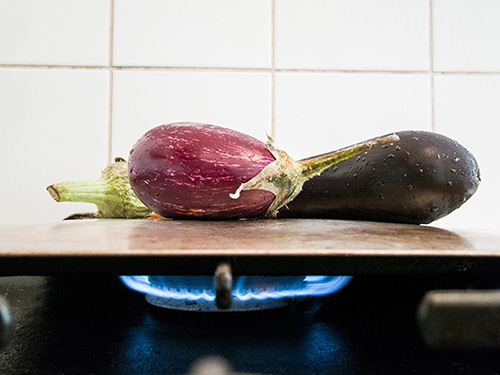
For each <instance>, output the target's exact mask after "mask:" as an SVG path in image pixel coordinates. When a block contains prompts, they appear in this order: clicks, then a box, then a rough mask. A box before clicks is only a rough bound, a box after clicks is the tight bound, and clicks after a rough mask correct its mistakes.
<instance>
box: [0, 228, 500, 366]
mask: <svg viewBox="0 0 500 375" xmlns="http://www.w3.org/2000/svg"><path fill="white" fill-rule="evenodd" d="M499 271H500V235H499V234H497V233H487V232H484V233H481V232H471V231H449V230H444V229H439V228H435V227H432V226H416V225H401V224H388V223H369V222H351V221H338V220H293V219H290V220H288V219H287V220H247V221H223V222H202V221H164V220H99V219H92V220H73V221H63V222H59V223H54V224H43V225H29V226H25V225H0V272H1V274H2V276H3V277H1V278H0V296H3V297H4V299H3V301H2V300H0V305H1V306H3V307H1V306H0V315H1V317H2V320H1V322H2V324H1V325H0V326H1V327H2V329H1V330H0V331H1V332H2V339H3V342H2V344H3V349H2V350H1V351H0V373H9V374H10V373H12V374H16V373H29V374H57V373H61V374H64V373H68V374H69V373H71V374H110V373H117V374H118V373H119V374H127V373H134V374H137V373H172V374H187V373H192V374H202V373H207V374H208V373H210V374H219V373H220V374H228V373H235V374H236V373H238V374H270V375H271V374H295V373H298V374H305V373H307V374H328V373H335V374H339V373H340V374H342V373H346V374H357V373H359V374H366V373H370V374H379V373H380V374H382V373H384V374H387V373H416V374H438V373H462V374H469V373H470V374H474V373H481V374H490V373H491V374H495V373H498V371H499V370H500V360H499V358H500V356H499V354H500V353H499V347H500V294H499V293H500V292H499V290H500V277H499V276H498V275H499V274H500V273H499ZM7 305H9V306H8V308H7ZM10 318H11V319H10ZM1 341H2V340H0V342H1ZM209 371H212V372H209ZM216 371H218V372H216Z"/></svg>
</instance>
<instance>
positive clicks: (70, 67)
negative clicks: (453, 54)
mask: <svg viewBox="0 0 500 375" xmlns="http://www.w3.org/2000/svg"><path fill="white" fill-rule="evenodd" d="M0 69H54V70H58V69H60V70H113V71H117V70H124V71H159V72H162V71H184V72H234V73H242V72H247V73H266V72H267V73H272V69H271V68H227V67H203V66H198V67H182V66H171V67H170V66H122V65H111V66H110V65H42V64H40V65H35V64H0ZM274 72H275V73H318V74H322V73H331V74H400V75H425V74H430V73H431V72H432V73H433V74H434V75H436V74H440V75H463V76H498V75H500V71H498V72H497V71H490V72H479V71H440V70H430V69H428V70H360V69H359V70H356V69H307V68H296V69H295V68H274Z"/></svg>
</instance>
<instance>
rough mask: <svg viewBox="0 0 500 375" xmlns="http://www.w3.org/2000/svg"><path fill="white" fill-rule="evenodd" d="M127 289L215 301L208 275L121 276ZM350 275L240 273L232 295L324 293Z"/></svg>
mask: <svg viewBox="0 0 500 375" xmlns="http://www.w3.org/2000/svg"><path fill="white" fill-rule="evenodd" d="M120 279H121V281H122V282H123V283H124V284H125V285H126V286H127V287H129V288H130V289H132V290H135V291H138V292H141V293H145V294H147V295H150V296H155V297H161V298H171V299H175V300H190V301H200V300H204V301H208V302H211V301H214V300H215V290H214V288H213V286H212V285H213V278H212V277H210V276H120ZM350 280H351V276H298V277H297V276H276V277H275V276H239V277H235V278H234V281H233V285H234V287H233V292H232V296H233V298H234V299H235V300H238V301H250V300H258V301H263V300H267V299H280V298H293V297H307V296H324V295H327V294H331V293H334V292H336V291H338V290H340V289H342V288H343V287H344V286H345V285H346V284H347V283H348V282H349V281H350Z"/></svg>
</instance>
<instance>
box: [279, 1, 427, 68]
mask: <svg viewBox="0 0 500 375" xmlns="http://www.w3.org/2000/svg"><path fill="white" fill-rule="evenodd" d="M427 3H428V2H427V1H423V0H420V1H415V0H404V1H401V0H379V1H364V0H316V1H306V0H276V42H275V43H276V67H277V68H309V69H347V70H351V69H358V70H365V69H366V70H379V69H380V70H427V69H428V67H429V63H428V60H429V58H428V7H427Z"/></svg>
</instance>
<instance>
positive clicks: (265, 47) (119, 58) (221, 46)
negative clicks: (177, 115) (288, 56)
mask: <svg viewBox="0 0 500 375" xmlns="http://www.w3.org/2000/svg"><path fill="white" fill-rule="evenodd" d="M270 30H271V2H270V1H269V0H252V1H248V0H211V1H205V0H182V1H181V0H148V1H138V0H115V29H114V36H115V42H114V63H115V64H116V65H134V66H137V65H139V66H142V65H146V66H150V65H152V66H206V67H269V66H270V56H271V53H270V48H271V35H270Z"/></svg>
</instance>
